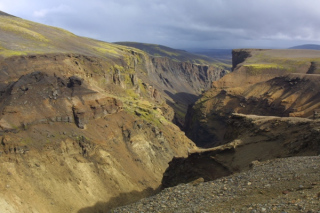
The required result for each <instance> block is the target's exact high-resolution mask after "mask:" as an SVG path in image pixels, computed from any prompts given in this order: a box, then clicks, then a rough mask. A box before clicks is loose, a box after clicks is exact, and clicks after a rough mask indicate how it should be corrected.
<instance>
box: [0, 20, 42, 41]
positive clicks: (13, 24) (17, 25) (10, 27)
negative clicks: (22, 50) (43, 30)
mask: <svg viewBox="0 0 320 213" xmlns="http://www.w3.org/2000/svg"><path fill="white" fill-rule="evenodd" d="M0 30H3V31H7V32H8V31H9V32H13V33H15V34H18V35H19V36H20V35H23V37H26V38H27V39H32V40H37V41H41V42H48V39H47V38H46V37H45V36H43V35H41V34H40V33H38V32H36V31H33V30H32V29H31V22H28V21H24V20H22V19H19V18H12V17H9V16H0Z"/></svg>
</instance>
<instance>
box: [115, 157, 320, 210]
mask: <svg viewBox="0 0 320 213" xmlns="http://www.w3.org/2000/svg"><path fill="white" fill-rule="evenodd" d="M111 212H113V213H118V212H119V213H120V212H121V213H122V212H128V213H129V212H130V213H131V212H132V213H136V212H139V213H147V212H164V213H166V212H168V213H169V212H170V213H171V212H177V213H189V212H190V213H191V212H192V213H193V212H197V213H198V212H199V213H206V212H249V213H258V212H281V213H286V212H287V213H291V212H308V213H313V212H317V213H320V156H313V157H292V158H285V159H275V160H270V161H266V162H258V161H256V162H253V168H252V169H251V170H249V171H246V172H241V173H237V174H234V175H231V176H228V177H224V178H221V179H217V180H215V181H210V182H201V181H194V182H192V183H189V184H180V185H178V186H176V187H172V188H167V189H164V190H163V191H161V192H160V193H159V194H157V195H155V196H152V197H149V198H145V199H142V200H140V201H139V202H137V203H134V204H131V205H128V206H123V207H118V208H116V209H113V210H111Z"/></svg>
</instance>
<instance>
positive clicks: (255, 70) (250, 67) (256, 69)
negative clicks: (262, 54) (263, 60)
mask: <svg viewBox="0 0 320 213" xmlns="http://www.w3.org/2000/svg"><path fill="white" fill-rule="evenodd" d="M244 67H246V68H247V69H246V70H247V73H248V74H250V75H260V74H262V73H263V72H264V71H266V70H272V69H277V70H281V69H284V67H283V66H281V65H279V64H246V65H244Z"/></svg>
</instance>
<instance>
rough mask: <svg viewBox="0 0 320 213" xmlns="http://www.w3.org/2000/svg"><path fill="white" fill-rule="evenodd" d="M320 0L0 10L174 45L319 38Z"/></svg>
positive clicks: (97, 34)
mask: <svg viewBox="0 0 320 213" xmlns="http://www.w3.org/2000/svg"><path fill="white" fill-rule="evenodd" d="M319 8H320V1H319V0H90V1H83V0H54V1H52V0H0V10H2V11H4V12H7V13H10V14H12V15H15V16H18V17H21V18H24V19H28V20H32V21H35V22H39V23H43V24H47V25H51V26H57V27H61V28H64V29H67V30H69V31H71V32H73V33H75V34H77V35H81V36H86V37H91V38H96V39H99V40H104V41H108V42H115V41H136V42H144V43H155V44H162V45H166V46H170V47H173V48H181V49H186V48H287V47H290V46H294V45H300V44H308V43H313V44H320V12H319Z"/></svg>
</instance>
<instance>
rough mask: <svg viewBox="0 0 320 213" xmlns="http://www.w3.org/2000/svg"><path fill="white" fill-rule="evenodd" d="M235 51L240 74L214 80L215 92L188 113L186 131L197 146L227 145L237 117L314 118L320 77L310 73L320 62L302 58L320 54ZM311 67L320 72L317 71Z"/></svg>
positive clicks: (204, 97)
mask: <svg viewBox="0 0 320 213" xmlns="http://www.w3.org/2000/svg"><path fill="white" fill-rule="evenodd" d="M233 53H234V56H235V59H234V60H235V61H238V62H237V65H236V67H235V70H234V71H233V72H232V73H230V74H228V75H226V76H224V77H223V78H222V79H220V80H219V81H216V82H213V84H212V88H211V89H209V90H208V91H207V92H205V93H204V94H203V95H202V97H201V98H200V99H199V100H198V101H197V102H196V103H195V104H194V105H193V107H190V108H189V111H188V113H187V116H186V123H185V130H186V132H187V135H188V137H190V138H191V139H192V140H194V141H195V142H196V143H197V145H198V146H201V147H212V146H218V145H222V144H224V143H226V142H227V141H226V140H225V137H226V136H227V132H226V129H227V126H228V123H227V120H228V119H229V117H230V116H231V114H232V113H243V114H248V115H249V114H254V115H263V116H280V117H303V118H313V117H314V114H315V111H316V110H317V109H319V107H320V106H319V104H318V102H319V98H320V96H319V95H318V93H317V89H316V88H318V84H319V83H318V82H319V76H318V75H317V74H312V75H311V74H308V73H309V72H310V62H309V61H316V59H315V58H310V59H305V57H304V56H303V54H305V55H309V56H310V57H311V56H312V57H316V56H318V55H320V52H319V51H318V52H309V51H306V52H303V51H302V52H300V51H295V50H294V51H291V50H290V51H287V50H283V51H282V50H234V52H233ZM282 54H287V55H286V57H287V59H286V61H287V62H290V63H284V62H283V61H284V60H283V58H281V57H280V56H283V55H282ZM293 57H294V58H293ZM299 57H300V58H299ZM243 59H244V61H242V60H243ZM239 61H242V62H241V63H240V62H239ZM239 63H240V64H239ZM276 63H278V64H276ZM311 64H314V63H311ZM293 65H296V66H295V67H293ZM313 66H315V65H313ZM311 69H312V70H315V71H312V72H317V71H316V70H317V68H316V67H313V68H311Z"/></svg>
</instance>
